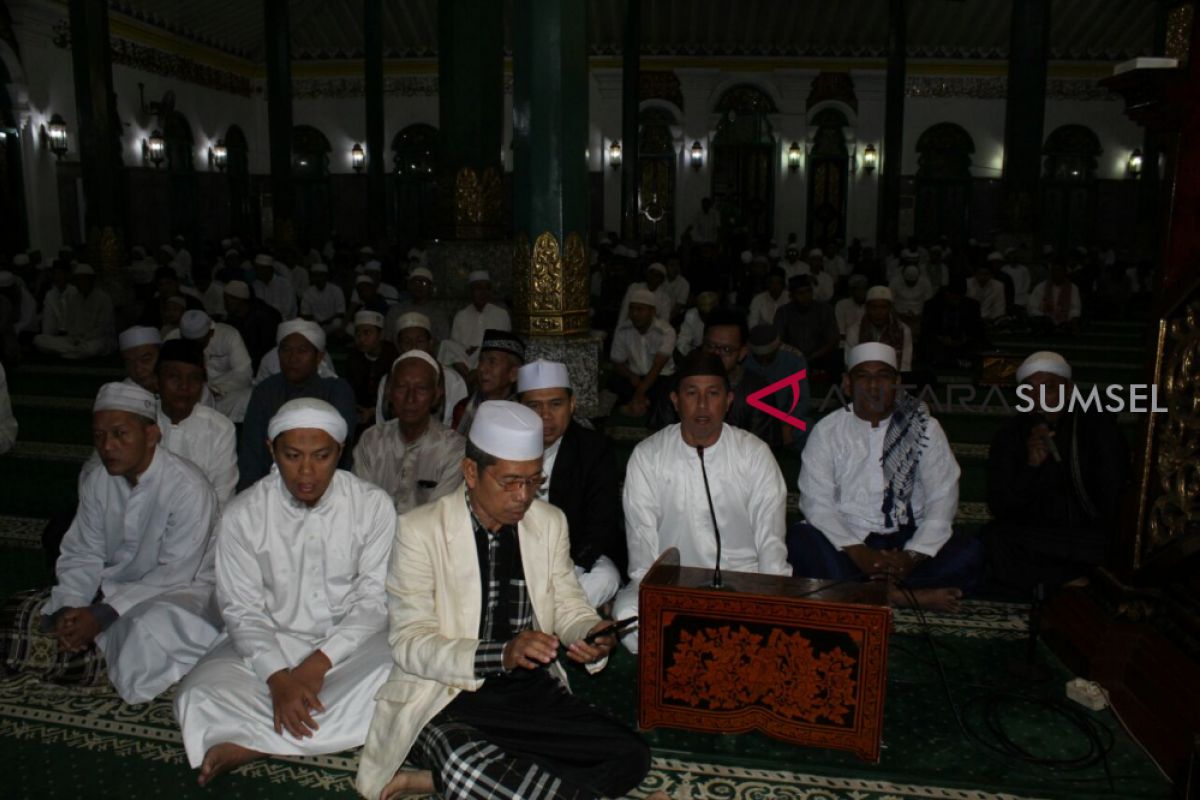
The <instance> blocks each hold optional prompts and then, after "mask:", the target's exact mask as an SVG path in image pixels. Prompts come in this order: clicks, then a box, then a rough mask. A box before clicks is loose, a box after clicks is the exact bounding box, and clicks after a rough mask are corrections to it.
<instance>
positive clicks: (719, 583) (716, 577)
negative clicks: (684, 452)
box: [696, 445, 725, 589]
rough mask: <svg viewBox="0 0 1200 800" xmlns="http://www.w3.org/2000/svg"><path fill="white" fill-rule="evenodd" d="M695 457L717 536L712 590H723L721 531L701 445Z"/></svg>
mask: <svg viewBox="0 0 1200 800" xmlns="http://www.w3.org/2000/svg"><path fill="white" fill-rule="evenodd" d="M696 455H697V456H699V457H700V474H701V475H703V476H704V495H705V497H707V498H708V513H709V516H711V517H712V524H713V533H715V534H716V535H717V564H716V568H715V569H713V578H712V588H714V589H724V588H725V582H724V581H723V580H721V529H720V527H718V526H717V511H716V509H715V508H713V501H712V492H711V491H710V490H709V488H708V470H707V469H705V468H704V447H703V445H696Z"/></svg>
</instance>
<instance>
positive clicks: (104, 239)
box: [88, 226, 121, 277]
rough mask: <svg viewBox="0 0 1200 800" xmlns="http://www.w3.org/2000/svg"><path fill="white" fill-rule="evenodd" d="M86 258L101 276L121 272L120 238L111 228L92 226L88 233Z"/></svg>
mask: <svg viewBox="0 0 1200 800" xmlns="http://www.w3.org/2000/svg"><path fill="white" fill-rule="evenodd" d="M88 258H89V260H91V262H92V264H93V265H94V266H95V267H96V271H97V272H99V273H100V274H101V275H102V276H108V277H112V276H115V275H118V274H120V272H121V237H120V236H119V235H118V234H117V232H116V230H115V229H114V228H113V227H111V226H105V227H104V228H99V227H96V226H93V227H92V228H91V229H90V230H89V231H88Z"/></svg>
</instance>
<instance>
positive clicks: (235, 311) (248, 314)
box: [223, 280, 283, 374]
mask: <svg viewBox="0 0 1200 800" xmlns="http://www.w3.org/2000/svg"><path fill="white" fill-rule="evenodd" d="M223 299H224V302H225V322H226V324H228V325H230V326H231V327H233V328H234V329H236V330H237V332H238V334H239V335H241V337H242V344H244V345H245V346H246V352H247V353H249V354H250V366H251V368H252V369H253V370H254V371H255V374H257V370H258V368H259V367H260V366H261V365H262V360H263V357H264V356H266V354H267V353H269V352H271V351H272V350H273V349H274V348H275V334H276V332H277V331H278V330H279V325H280V323H282V322H283V318H282V317H281V316H280V315H279V312H278V311H276V310H275V308H274V306H270V305H268V304H266V303H264V302H263V301H262V300H261V299H260V298H258V297H255V296H254V293H253V291H252V290H251V289H250V287H249V286H248V285H247V284H246V283H245V282H244V281H239V280H231V281H229V282H228V283H226V284H225V295H224V298H223Z"/></svg>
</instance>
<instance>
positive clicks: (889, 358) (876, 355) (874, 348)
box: [846, 342, 899, 370]
mask: <svg viewBox="0 0 1200 800" xmlns="http://www.w3.org/2000/svg"><path fill="white" fill-rule="evenodd" d="M865 361H882V362H883V363H884V364H887V365H888V366H889V367H891V368H892V369H899V367H898V366H896V348H894V347H892V346H891V345H890V344H882V343H881V342H863V343H862V344H860V345H856V346H855V347H853V348H851V349H850V355H849V356H847V358H846V369H848V370H851V369H854V368H855V367H857V366H858V365H859V364H862V363H863V362H865Z"/></svg>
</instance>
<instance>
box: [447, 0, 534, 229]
mask: <svg viewBox="0 0 1200 800" xmlns="http://www.w3.org/2000/svg"><path fill="white" fill-rule="evenodd" d="M517 5H520V3H518V4H517ZM514 13H516V12H515V11H514ZM503 34H504V4H503V3H499V2H496V0H441V2H440V3H438V116H439V128H440V130H441V149H440V152H441V155H440V159H441V163H440V165H439V168H438V172H439V189H440V195H441V200H442V202H441V206H442V214H441V216H442V226H441V227H442V229H443V231H444V233H445V234H446V235H447V236H449V237H451V238H457V239H498V238H502V237H505V236H506V235H507V233H508V232H507V231H506V230H504V229H503V222H504V217H503V182H502V180H501V171H502V167H501V163H500V148H501V146H502V143H503V135H502V122H503V114H504V35H503Z"/></svg>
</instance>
